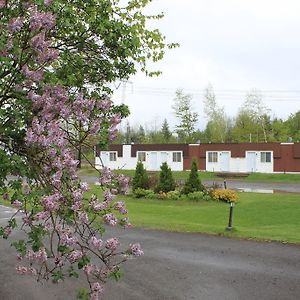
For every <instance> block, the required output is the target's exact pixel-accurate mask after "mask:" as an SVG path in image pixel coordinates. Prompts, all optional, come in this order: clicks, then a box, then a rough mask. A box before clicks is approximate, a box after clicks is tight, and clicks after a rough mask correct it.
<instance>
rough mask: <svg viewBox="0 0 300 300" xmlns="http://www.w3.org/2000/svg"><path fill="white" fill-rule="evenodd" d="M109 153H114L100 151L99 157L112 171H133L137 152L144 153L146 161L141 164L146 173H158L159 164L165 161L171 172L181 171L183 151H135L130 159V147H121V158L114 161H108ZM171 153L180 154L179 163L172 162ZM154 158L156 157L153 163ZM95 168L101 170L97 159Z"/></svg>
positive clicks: (97, 158)
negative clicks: (134, 154) (134, 155)
mask: <svg viewBox="0 0 300 300" xmlns="http://www.w3.org/2000/svg"><path fill="white" fill-rule="evenodd" d="M110 152H115V151H101V152H100V156H101V158H102V161H103V164H104V166H106V167H108V168H110V169H112V170H113V169H124V170H134V169H135V168H136V164H137V161H138V152H145V153H146V161H144V162H143V164H144V167H145V169H146V170H148V171H159V170H160V166H161V164H162V163H163V162H165V161H166V162H167V164H168V166H169V167H170V168H171V169H172V170H173V171H182V170H183V151H137V153H136V157H131V145H123V157H117V160H116V161H109V153H110ZM173 152H180V153H181V162H173ZM117 155H118V153H117ZM154 156H156V160H155V161H154ZM154 162H155V163H154ZM95 166H96V168H97V169H101V168H102V164H101V161H100V158H99V157H96V159H95Z"/></svg>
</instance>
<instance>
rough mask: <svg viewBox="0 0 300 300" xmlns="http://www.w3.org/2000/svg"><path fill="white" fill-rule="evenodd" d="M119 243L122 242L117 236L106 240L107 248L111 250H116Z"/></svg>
mask: <svg viewBox="0 0 300 300" xmlns="http://www.w3.org/2000/svg"><path fill="white" fill-rule="evenodd" d="M119 245H120V242H119V240H118V239H117V238H110V239H108V240H107V241H106V242H105V248H106V249H108V250H111V251H115V250H116V249H117V248H118V246H119Z"/></svg>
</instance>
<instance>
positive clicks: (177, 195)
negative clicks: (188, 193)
mask: <svg viewBox="0 0 300 300" xmlns="http://www.w3.org/2000/svg"><path fill="white" fill-rule="evenodd" d="M157 195H158V198H159V199H168V200H178V199H179V198H180V193H179V192H178V191H170V192H167V193H166V192H163V191H160V192H159V193H158V194H157Z"/></svg>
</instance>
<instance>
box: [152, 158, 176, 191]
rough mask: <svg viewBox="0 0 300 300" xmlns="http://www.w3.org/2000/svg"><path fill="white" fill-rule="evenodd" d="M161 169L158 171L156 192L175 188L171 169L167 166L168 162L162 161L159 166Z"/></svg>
mask: <svg viewBox="0 0 300 300" xmlns="http://www.w3.org/2000/svg"><path fill="white" fill-rule="evenodd" d="M160 169H161V171H160V173H159V183H158V186H157V187H156V189H155V190H156V191H157V192H165V193H167V192H170V191H174V190H175V186H176V185H175V181H174V178H173V176H172V171H171V169H170V168H169V167H168V164H167V163H166V162H164V163H163V164H162V165H161V167H160Z"/></svg>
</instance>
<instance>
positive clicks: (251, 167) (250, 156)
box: [247, 152, 256, 172]
mask: <svg viewBox="0 0 300 300" xmlns="http://www.w3.org/2000/svg"><path fill="white" fill-rule="evenodd" d="M255 171H256V152H247V172H255Z"/></svg>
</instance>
